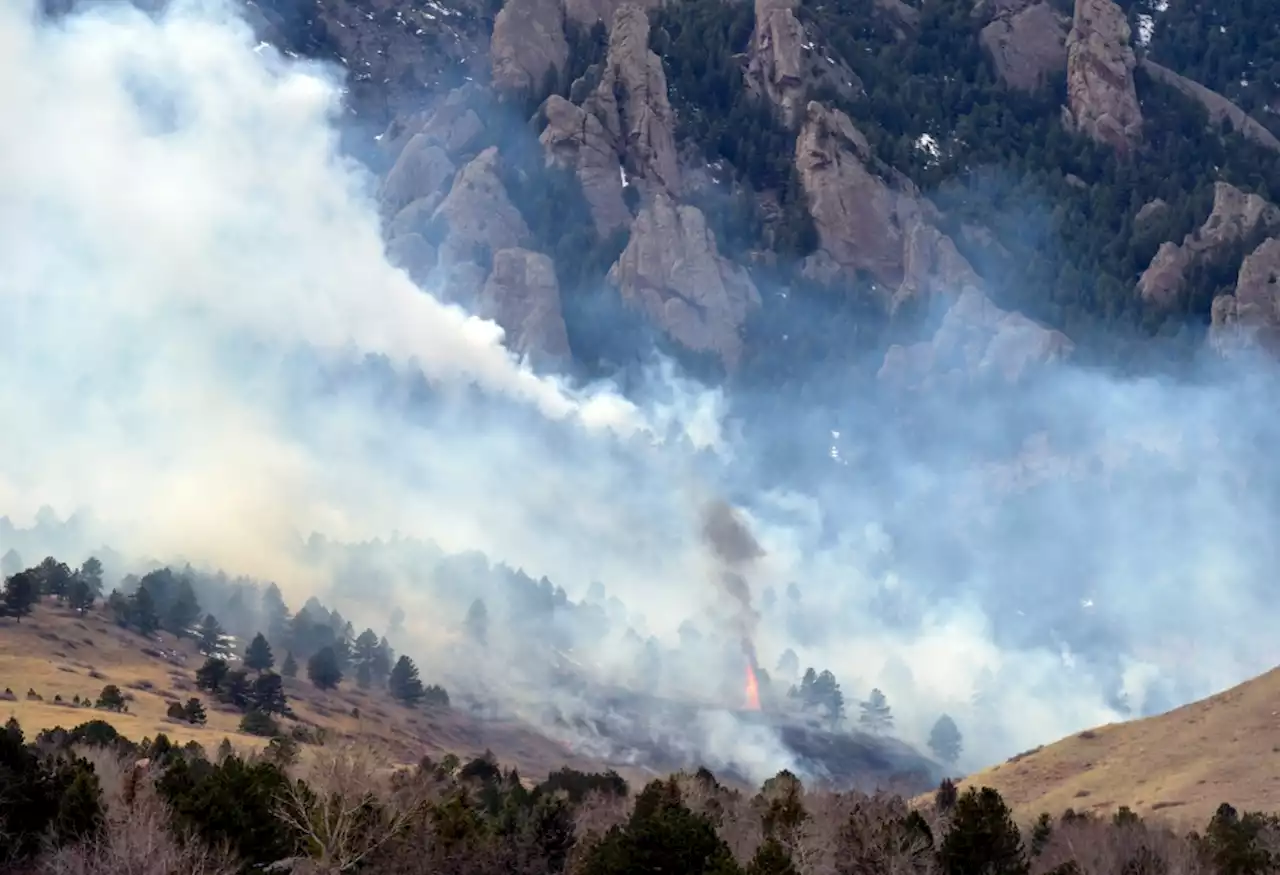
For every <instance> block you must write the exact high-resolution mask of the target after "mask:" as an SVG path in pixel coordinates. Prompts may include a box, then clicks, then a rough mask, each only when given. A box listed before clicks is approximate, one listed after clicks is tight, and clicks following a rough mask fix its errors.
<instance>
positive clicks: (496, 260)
mask: <svg viewBox="0 0 1280 875" xmlns="http://www.w3.org/2000/svg"><path fill="white" fill-rule="evenodd" d="M476 311H477V313H479V315H481V316H484V317H486V318H489V319H492V320H494V321H495V322H497V323H498V324H499V325H501V326H502V327H503V329H504V330H505V331H506V333H507V337H506V341H507V348H508V349H510V350H512V351H513V352H515V353H516V354H518V355H522V356H528V357H529V358H530V360H532V361H533V362H534V363H535V364H540V363H542V364H545V363H548V362H551V361H566V360H568V358H569V335H568V332H567V331H566V329H565V324H564V316H563V315H562V313H561V309H560V286H559V283H558V282H557V281H556V268H555V265H554V264H553V263H552V262H551V259H550V258H548V257H547V256H546V255H543V254H542V253H541V252H530V251H529V250H527V249H499V250H498V251H497V252H495V253H494V254H493V270H491V271H490V272H489V278H488V280H487V281H486V282H485V284H484V288H483V289H482V290H481V292H480V295H479V301H478V302H477V307H476Z"/></svg>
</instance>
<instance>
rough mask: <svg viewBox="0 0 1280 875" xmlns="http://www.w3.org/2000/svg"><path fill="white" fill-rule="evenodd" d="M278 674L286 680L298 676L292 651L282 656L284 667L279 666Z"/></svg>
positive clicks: (296, 662) (296, 664)
mask: <svg viewBox="0 0 1280 875" xmlns="http://www.w3.org/2000/svg"><path fill="white" fill-rule="evenodd" d="M280 673H281V674H282V675H284V676H285V677H287V678H296V677H297V676H298V661H297V660H296V659H294V658H293V651H292V650H289V651H286V652H285V654H284V665H282V666H280Z"/></svg>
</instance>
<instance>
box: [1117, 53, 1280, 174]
mask: <svg viewBox="0 0 1280 875" xmlns="http://www.w3.org/2000/svg"><path fill="white" fill-rule="evenodd" d="M1142 69H1144V70H1146V71H1147V72H1148V73H1150V74H1151V77H1152V78H1153V79H1159V80H1160V81H1161V82H1164V83H1166V84H1168V85H1172V86H1173V87H1174V88H1177V89H1178V90H1179V91H1181V92H1182V93H1183V94H1185V95H1187V96H1188V97H1191V98H1193V99H1194V100H1197V101H1199V102H1200V105H1201V106H1203V107H1204V108H1205V110H1206V111H1207V112H1208V113H1209V121H1211V122H1213V123H1214V124H1215V125H1220V124H1222V122H1223V120H1224V119H1225V120H1227V121H1229V122H1231V126H1232V128H1233V129H1235V130H1236V131H1239V132H1240V133H1241V134H1243V135H1244V136H1246V137H1248V138H1249V139H1250V140H1253V141H1254V142H1255V143H1258V144H1259V145H1262V146H1266V147H1267V148H1268V149H1274V150H1275V151H1277V152H1280V138H1277V137H1276V135H1275V134H1273V133H1271V131H1269V130H1267V129H1266V127H1264V126H1263V125H1262V123H1261V122H1259V121H1258V120H1257V119H1255V118H1254V117H1253V116H1251V115H1249V114H1248V113H1247V112H1245V111H1244V110H1243V109H1241V108H1240V107H1238V106H1236V105H1235V104H1234V103H1232V102H1231V101H1230V100H1228V99H1227V98H1225V97H1223V96H1222V95H1221V94H1219V93H1218V92H1216V91H1214V90H1212V89H1210V88H1206V87H1205V86H1203V85H1201V84H1200V83H1199V82H1195V81H1193V80H1191V79H1188V78H1186V77H1185V76H1179V75H1178V74H1177V73H1175V72H1173V71H1172V70H1170V69H1169V68H1168V67H1162V66H1160V65H1159V64H1157V63H1156V62H1155V61H1152V60H1149V59H1147V58H1143V59H1142Z"/></svg>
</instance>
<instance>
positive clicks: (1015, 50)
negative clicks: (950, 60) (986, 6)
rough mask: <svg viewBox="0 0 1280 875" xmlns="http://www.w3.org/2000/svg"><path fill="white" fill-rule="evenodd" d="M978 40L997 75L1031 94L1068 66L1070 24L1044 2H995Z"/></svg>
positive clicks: (1008, 0) (1013, 0)
mask: <svg viewBox="0 0 1280 875" xmlns="http://www.w3.org/2000/svg"><path fill="white" fill-rule="evenodd" d="M992 7H993V8H992V13H993V17H992V19H991V21H990V22H989V23H988V24H987V25H986V26H985V27H983V28H982V32H981V34H980V36H979V39H980V40H981V42H982V46H983V48H985V49H986V50H987V52H988V53H989V54H990V55H991V60H992V61H993V62H994V63H995V66H996V72H998V73H999V74H1000V77H1001V78H1002V79H1004V81H1005V82H1007V83H1009V84H1010V85H1012V86H1013V87H1014V88H1022V89H1025V90H1028V91H1031V90H1034V89H1036V88H1038V87H1039V86H1040V85H1042V84H1043V83H1044V81H1045V79H1046V78H1047V77H1048V76H1049V75H1051V74H1053V73H1056V72H1057V71H1059V70H1061V69H1063V67H1065V66H1066V64H1067V31H1068V22H1067V20H1066V19H1065V18H1064V17H1063V16H1061V15H1059V14H1058V13H1057V12H1056V11H1055V10H1054V9H1053V7H1052V6H1051V5H1050V4H1049V3H1048V2H1044V0H1041V2H1032V0H996V2H994V3H993V4H992Z"/></svg>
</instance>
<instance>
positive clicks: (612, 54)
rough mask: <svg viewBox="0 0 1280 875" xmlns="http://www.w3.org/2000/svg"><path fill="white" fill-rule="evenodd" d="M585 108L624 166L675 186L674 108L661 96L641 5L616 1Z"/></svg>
mask: <svg viewBox="0 0 1280 875" xmlns="http://www.w3.org/2000/svg"><path fill="white" fill-rule="evenodd" d="M588 109H589V110H590V111H592V112H594V113H595V114H596V115H597V116H598V117H599V118H600V120H601V121H602V122H603V123H604V126H605V130H607V131H608V132H609V135H610V136H611V137H612V138H613V140H614V142H615V143H618V144H619V146H620V149H621V152H622V154H623V156H624V159H625V161H626V169H627V170H628V171H630V172H633V173H635V174H637V175H638V176H640V177H641V178H642V179H643V180H645V181H646V182H647V183H649V184H650V185H651V186H653V187H657V188H659V189H662V190H665V191H667V192H669V193H671V194H676V193H678V192H679V191H680V166H679V162H678V160H677V156H676V143H675V133H674V131H675V113H674V112H673V111H672V109H671V104H670V102H669V101H668V100H667V77H666V74H665V73H663V71H662V60H661V59H660V58H659V57H658V56H657V55H656V54H654V53H653V52H651V51H649V18H648V16H647V15H646V14H645V10H644V7H643V6H640V5H638V4H636V3H623V4H622V5H621V6H619V7H618V11H617V14H616V15H615V16H614V19H613V29H612V30H611V31H610V33H609V53H608V55H607V59H606V62H605V69H604V72H603V74H602V76H601V78H600V85H599V87H598V88H597V89H596V91H595V93H594V94H592V96H591V100H590V105H589V107H588Z"/></svg>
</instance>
